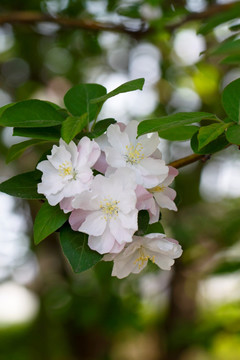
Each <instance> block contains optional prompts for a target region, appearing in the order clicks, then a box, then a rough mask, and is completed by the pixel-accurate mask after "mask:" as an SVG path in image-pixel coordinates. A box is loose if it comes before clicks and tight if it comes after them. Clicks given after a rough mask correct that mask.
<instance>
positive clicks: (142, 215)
mask: <svg viewBox="0 0 240 360" xmlns="http://www.w3.org/2000/svg"><path fill="white" fill-rule="evenodd" d="M148 224H149V213H148V211H147V210H140V211H139V212H138V231H137V235H138V236H143V235H144V234H145V233H146V231H147V227H148Z"/></svg>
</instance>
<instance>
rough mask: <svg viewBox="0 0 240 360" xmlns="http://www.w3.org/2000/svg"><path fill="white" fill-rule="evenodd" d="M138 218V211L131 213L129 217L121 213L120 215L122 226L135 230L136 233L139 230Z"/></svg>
mask: <svg viewBox="0 0 240 360" xmlns="http://www.w3.org/2000/svg"><path fill="white" fill-rule="evenodd" d="M137 216H138V211H137V210H134V211H131V212H130V213H129V214H127V215H125V214H123V213H121V212H120V213H119V214H118V217H119V220H120V222H121V224H122V226H123V227H124V228H126V229H133V230H135V231H137V229H138V222H137Z"/></svg>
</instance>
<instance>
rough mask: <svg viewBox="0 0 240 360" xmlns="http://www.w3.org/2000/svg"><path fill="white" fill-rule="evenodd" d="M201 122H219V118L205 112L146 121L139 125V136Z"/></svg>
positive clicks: (179, 114) (186, 113) (187, 113)
mask: <svg viewBox="0 0 240 360" xmlns="http://www.w3.org/2000/svg"><path fill="white" fill-rule="evenodd" d="M201 120H215V121H219V120H218V119H217V117H216V116H215V115H213V114H210V113H205V112H182V113H177V114H173V115H168V116H163V117H161V118H157V119H150V120H144V121H142V122H141V123H140V124H139V125H138V136H140V135H143V134H147V133H151V132H155V131H157V132H161V131H165V130H170V129H172V128H176V127H179V126H183V125H188V124H192V123H196V122H200V121H201Z"/></svg>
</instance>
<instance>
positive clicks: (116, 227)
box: [109, 219, 135, 245]
mask: <svg viewBox="0 0 240 360" xmlns="http://www.w3.org/2000/svg"><path fill="white" fill-rule="evenodd" d="M109 229H110V231H111V234H112V235H113V236H114V237H115V239H116V241H117V242H118V243H119V244H120V245H121V244H125V243H126V242H132V236H133V234H134V232H135V230H131V229H126V228H124V227H123V226H122V224H121V222H120V221H119V220H118V219H111V220H110V222H109Z"/></svg>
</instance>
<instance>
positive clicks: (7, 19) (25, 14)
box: [0, 2, 237, 37]
mask: <svg viewBox="0 0 240 360" xmlns="http://www.w3.org/2000/svg"><path fill="white" fill-rule="evenodd" d="M236 4H237V3H236V2H232V3H228V4H220V5H213V6H210V7H208V8H207V9H206V10H205V11H203V12H199V13H190V14H189V15H186V16H185V17H184V18H183V19H181V20H180V21H179V22H177V23H175V24H169V25H166V29H167V30H169V31H173V30H174V29H175V28H177V27H179V26H181V25H183V24H185V23H186V22H189V21H193V20H203V19H207V18H209V17H211V16H213V15H216V14H218V13H221V12H225V11H227V10H229V9H231V8H232V7H233V6H234V5H236ZM40 22H51V23H55V24H58V25H60V26H63V27H65V28H74V29H83V30H90V31H110V32H116V33H125V34H128V35H130V36H133V37H139V36H143V35H146V34H150V33H153V32H154V28H150V27H148V25H147V23H146V22H144V21H142V24H141V26H140V27H138V28H133V27H130V26H127V25H124V24H115V23H111V22H109V23H101V22H98V21H94V20H91V19H79V18H69V17H64V16H61V17H54V16H51V15H49V14H43V13H40V12H34V11H18V12H11V13H5V14H2V15H0V25H2V24H5V23H9V24H36V23H40Z"/></svg>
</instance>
